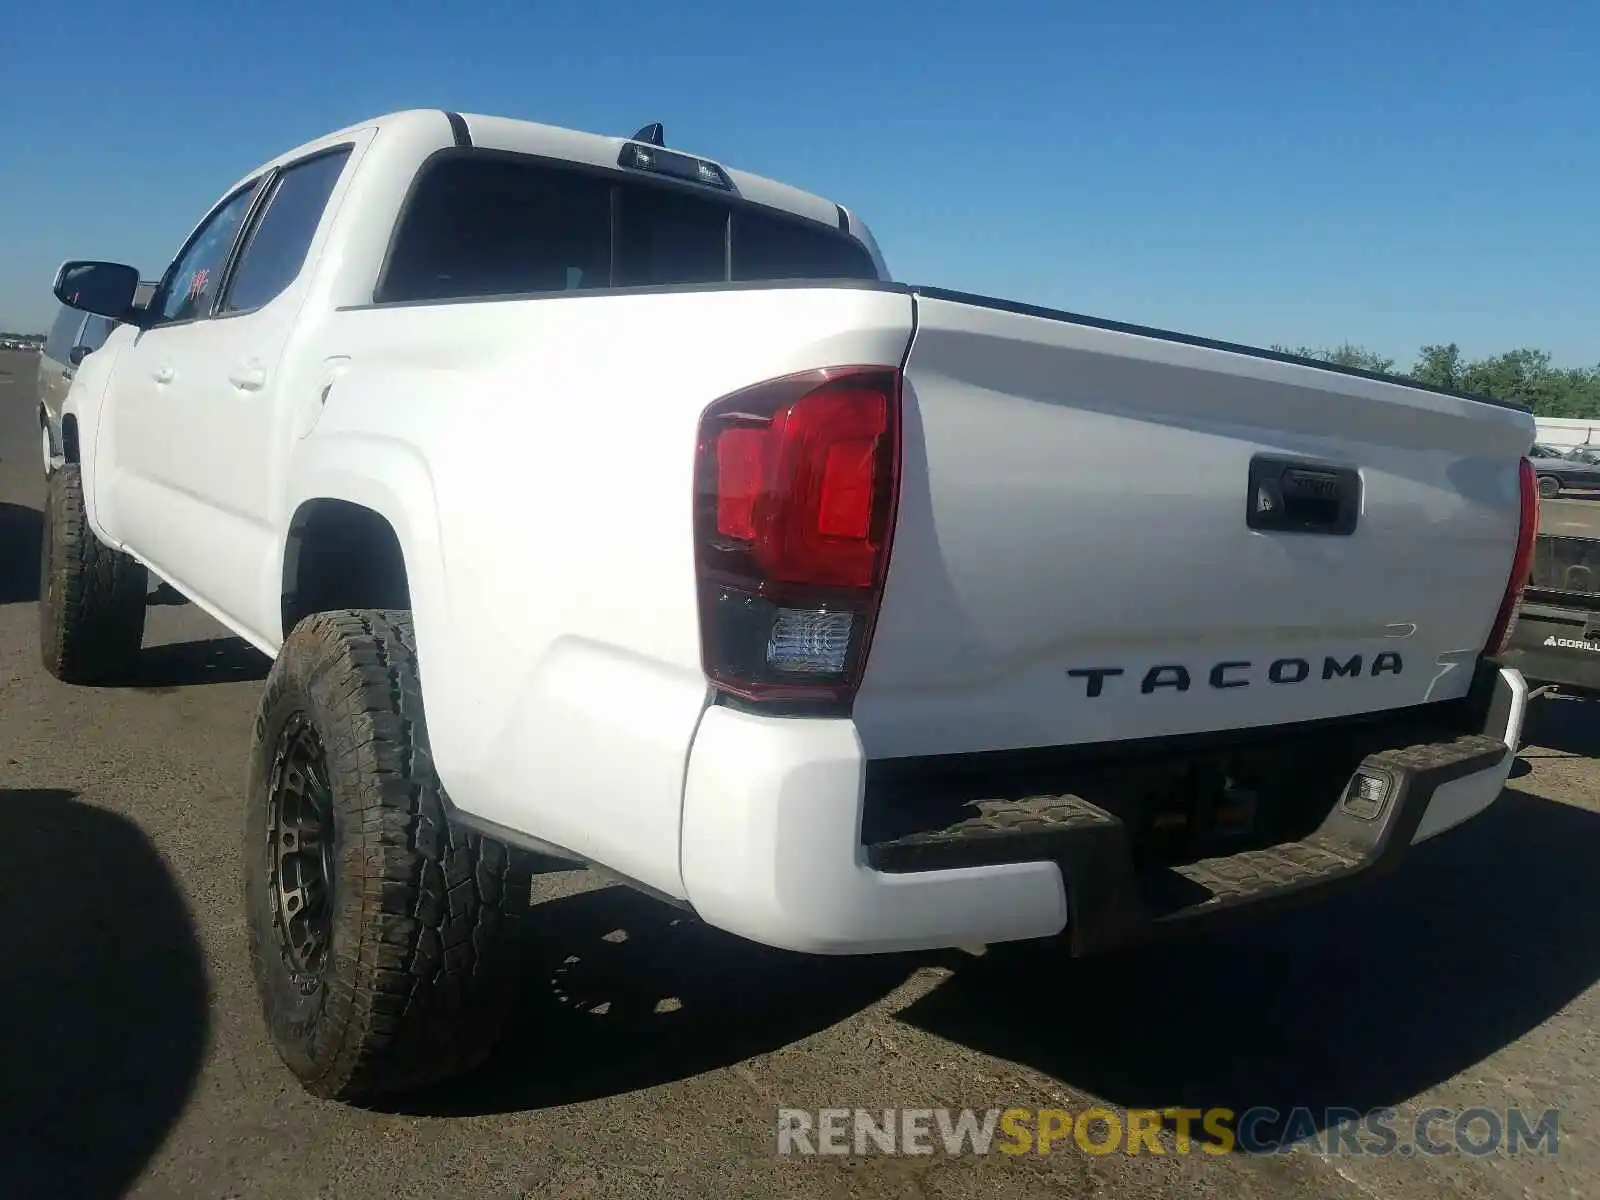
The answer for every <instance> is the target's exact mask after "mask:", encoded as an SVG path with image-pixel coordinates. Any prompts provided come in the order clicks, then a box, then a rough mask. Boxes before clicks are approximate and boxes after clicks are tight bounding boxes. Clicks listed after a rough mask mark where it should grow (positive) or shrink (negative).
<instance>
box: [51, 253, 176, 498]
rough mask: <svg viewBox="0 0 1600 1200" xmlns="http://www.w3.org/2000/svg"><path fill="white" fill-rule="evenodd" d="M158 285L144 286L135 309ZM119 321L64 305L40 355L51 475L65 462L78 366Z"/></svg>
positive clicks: (136, 300) (141, 288)
mask: <svg viewBox="0 0 1600 1200" xmlns="http://www.w3.org/2000/svg"><path fill="white" fill-rule="evenodd" d="M155 288H156V285H155V284H154V283H141V284H140V285H139V288H138V290H137V291H136V293H135V295H134V304H135V306H141V305H143V304H146V303H148V302H149V300H150V297H151V296H152V295H153V294H154V293H155ZM117 324H118V322H117V321H114V320H112V319H111V318H109V317H103V316H99V315H98V314H96V313H86V312H81V311H79V310H78V309H75V308H72V307H71V306H69V305H66V304H63V305H62V306H61V311H60V312H58V313H57V314H56V319H55V321H54V323H53V324H52V325H51V326H50V332H49V334H48V335H47V336H46V338H45V343H44V347H43V348H42V349H41V350H40V352H39V430H40V443H41V444H40V453H41V456H42V458H43V461H44V469H45V471H46V472H47V473H48V472H49V471H51V470H52V469H54V467H55V465H56V464H58V463H59V462H60V460H61V454H62V451H61V411H62V405H63V404H64V403H65V402H66V398H67V392H68V391H69V390H70V389H71V387H72V377H73V376H74V375H75V374H76V373H77V370H78V364H79V363H81V362H82V361H83V360H84V358H85V357H87V356H88V355H90V354H92V353H94V352H95V351H96V350H98V349H100V347H101V346H102V345H104V344H105V340H106V338H107V337H109V336H110V334H111V331H112V330H113V329H114V328H116V326H117Z"/></svg>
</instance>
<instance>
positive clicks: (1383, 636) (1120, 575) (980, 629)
mask: <svg viewBox="0 0 1600 1200" xmlns="http://www.w3.org/2000/svg"><path fill="white" fill-rule="evenodd" d="M916 304H917V328H916V333H915V335H914V338H913V342H912V346H911V349H910V352H909V355H908V359H907V363H906V374H905V387H904V398H903V418H902V422H903V424H902V432H901V438H902V469H901V483H900V497H899V508H898V519H897V522H896V526H895V533H894V541H893V548H892V552H891V555H890V563H889V574H888V580H887V584H886V588H885V593H884V599H883V607H882V611H881V614H880V616H879V620H878V625H877V629H876V632H875V634H874V637H873V643H872V648H871V654H870V658H869V660H868V663H867V667H866V673H865V676H864V678H863V681H862V686H861V689H860V692H859V693H858V695H857V698H856V704H855V709H854V714H855V719H856V723H857V727H858V729H859V730H860V735H861V738H862V741H863V744H864V746H865V749H866V751H867V753H868V754H869V756H871V757H875V758H876V757H896V756H904V755H917V754H935V753H937V754H948V753H960V752H972V751H984V750H998V749H1007V748H1019V747H1031V746H1061V745H1071V744H1078V743H1089V742H1101V741H1113V740H1115V741H1124V740H1128V739H1134V738H1146V737H1157V736H1163V735H1170V734H1185V733H1198V732H1203V731H1207V730H1221V729H1236V728H1244V727H1256V726H1265V725H1272V724H1276V723H1283V722H1298V721H1307V720H1314V719H1317V718H1328V717H1340V716H1346V715H1351V714H1357V713H1364V712H1372V711H1377V710H1382V709H1388V708H1397V707H1401V706H1406V705H1412V704H1418V703H1422V702H1425V701H1434V700H1445V699H1451V698H1455V697H1457V696H1460V695H1462V694H1464V693H1465V691H1466V689H1467V687H1468V685H1469V684H1470V682H1471V676H1472V673H1473V666H1474V663H1475V661H1476V659H1477V657H1478V655H1479V654H1480V652H1481V651H1482V649H1483V646H1484V643H1485V641H1486V639H1487V637H1488V635H1489V631H1490V627H1491V625H1492V624H1493V622H1494V617H1495V614H1496V611H1497V609H1498V607H1499V605H1500V602H1501V598H1502V596H1503V594H1504V591H1505V586H1506V581H1507V576H1508V574H1509V572H1510V569H1511V562H1512V556H1513V552H1514V550H1515V545H1516V539H1517V524H1518V515H1519V514H1518V510H1519V494H1518V481H1517V475H1518V460H1519V458H1520V457H1521V456H1522V455H1523V454H1524V453H1526V451H1527V449H1528V447H1529V445H1530V443H1531V442H1532V439H1533V421H1532V418H1531V417H1530V416H1529V415H1528V414H1527V413H1525V412H1523V411H1521V410H1518V409H1512V408H1500V407H1497V406H1495V405H1492V404H1488V403H1483V402H1478V401H1474V400H1469V399H1465V398H1459V397H1455V396H1451V395H1447V394H1442V393H1438V392H1433V391H1430V390H1426V389H1422V388H1414V387H1409V386H1406V385H1404V384H1401V383H1397V382H1388V381H1385V380H1383V379H1377V378H1369V377H1365V376H1359V375H1350V374H1345V373H1341V372H1337V371H1331V370H1323V369H1320V368H1317V367H1314V366H1307V365H1303V364H1301V363H1298V362H1293V361H1283V360H1281V359H1279V358H1277V357H1275V356H1271V355H1267V354H1263V353H1260V352H1251V351H1248V350H1246V349H1244V348H1219V347H1218V346H1216V345H1212V344H1207V343H1201V342H1198V341H1194V340H1189V339H1183V338H1178V337H1176V336H1172V335H1163V334H1160V333H1157V332H1156V331H1148V330H1135V329H1130V328H1127V327H1120V326H1112V325H1107V324H1101V323H1098V322H1092V321H1088V320H1084V319H1079V318H1068V317H1065V316H1063V315H1061V314H1045V313H1041V312H1039V311H1037V310H1018V309H1015V308H1013V307H1010V306H1004V305H1000V304H998V303H996V302H985V301H981V300H978V299H976V298H968V297H952V296H950V295H949V294H947V293H940V294H933V293H928V292H917V293H916ZM1253 464H1254V466H1253ZM1286 471H1287V472H1289V474H1288V476H1287V478H1286V477H1285V472H1286ZM1263 488H1265V489H1266V491H1265V494H1263V491H1262V489H1263ZM1252 511H1254V512H1255V513H1256V515H1255V516H1254V517H1252V516H1251V513H1252ZM1275 521H1276V522H1278V523H1279V524H1280V525H1281V524H1282V523H1283V522H1284V521H1287V522H1288V524H1290V525H1294V526H1298V527H1297V528H1294V529H1285V528H1275V527H1274V522H1275Z"/></svg>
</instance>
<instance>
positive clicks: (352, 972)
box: [244, 611, 531, 1101]
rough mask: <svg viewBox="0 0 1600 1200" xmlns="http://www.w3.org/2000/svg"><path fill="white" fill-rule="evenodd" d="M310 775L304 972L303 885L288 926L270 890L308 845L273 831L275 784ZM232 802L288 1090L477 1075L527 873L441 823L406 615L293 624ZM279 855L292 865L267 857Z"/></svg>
mask: <svg viewBox="0 0 1600 1200" xmlns="http://www.w3.org/2000/svg"><path fill="white" fill-rule="evenodd" d="M308 745H312V746H314V747H320V752H321V755H322V758H321V764H322V765H321V766H320V767H318V766H317V765H316V764H315V755H314V754H313V753H311V752H309V751H305V750H304V747H305V746H308ZM295 747H300V749H295ZM308 755H309V757H308ZM307 763H310V764H311V765H310V766H307V765H306V764H307ZM296 772H299V774H298V775H297V774H296ZM319 775H320V779H321V786H322V788H323V791H324V792H325V794H326V797H327V802H326V805H325V808H326V811H327V814H328V820H327V825H328V826H330V827H331V830H330V832H329V833H328V835H327V836H330V837H331V843H330V847H329V848H330V851H331V852H330V853H328V854H327V855H326V856H325V857H321V858H317V861H318V862H320V863H322V864H323V865H322V866H321V867H320V868H318V869H320V870H323V871H324V872H326V876H327V879H328V885H327V888H326V895H325V896H324V901H325V903H326V910H325V911H326V914H327V925H326V934H327V936H326V945H327V950H326V953H325V955H324V957H323V958H322V960H321V963H320V965H319V966H315V967H314V968H309V969H308V966H307V964H308V963H313V962H314V961H315V960H314V959H313V958H312V957H310V956H308V955H306V954H305V953H304V951H303V947H305V946H309V945H311V944H312V941H309V940H306V939H305V938H303V937H301V940H300V941H299V942H298V943H297V942H296V937H299V936H300V935H301V934H303V933H304V931H305V930H306V929H310V928H313V926H311V925H301V926H296V925H294V921H295V919H296V916H297V915H303V913H311V914H313V915H314V914H315V911H316V910H315V904H314V901H315V894H314V893H315V889H313V890H311V891H305V892H302V893H301V895H302V899H303V901H304V902H303V903H302V904H301V905H300V908H301V909H302V913H300V914H297V913H296V912H295V911H293V905H294V903H295V902H294V900H293V898H292V897H291V898H289V899H285V898H284V892H285V889H286V888H289V885H291V884H298V883H300V882H301V881H302V875H301V874H300V873H299V872H300V870H301V866H300V864H303V863H307V862H310V861H312V858H315V857H316V854H315V853H313V851H315V847H314V846H313V847H312V850H311V851H306V850H305V847H306V841H307V839H306V837H305V832H304V829H303V828H301V826H297V827H296V829H295V830H294V831H286V822H285V818H284V814H285V813H286V812H288V811H289V807H288V806H289V804H290V801H291V797H293V796H297V795H300V794H301V793H297V792H293V791H292V788H293V787H298V786H300V785H301V784H303V783H304V782H305V781H306V780H311V781H312V782H313V783H316V781H317V779H318V778H319ZM313 791H315V788H314V787H313V788H310V789H307V790H305V791H304V794H306V795H310V794H311V793H312V792H313ZM296 802H297V803H298V801H296ZM247 804H248V809H247V814H246V821H245V838H246V841H245V871H244V887H245V897H244V898H245V910H246V920H247V924H248V936H249V947H250V960H251V966H252V968H253V971H254V974H255V982H256V988H257V992H258V995H259V998H260V1001H261V1006H262V1011H263V1015H264V1016H265V1018H266V1023H267V1028H268V1031H269V1034H270V1036H271V1039H272V1043H273V1045H274V1047H275V1048H276V1050H277V1052H278V1054H279V1056H280V1057H281V1058H282V1059H283V1061H284V1063H285V1065H286V1066H288V1068H289V1069H290V1071H291V1072H293V1074H294V1075H295V1077H296V1078H297V1079H299V1081H300V1083H301V1085H302V1086H303V1087H304V1088H305V1089H306V1090H307V1091H309V1092H311V1093H312V1094H313V1095H316V1096H322V1097H326V1098H330V1099H337V1100H343V1101H361V1100H364V1099H368V1098H371V1097H374V1096H378V1095H381V1094H383V1093H392V1092H399V1091H406V1090H413V1089H416V1088H420V1087H423V1086H425V1085H427V1084H429V1083H433V1082H436V1081H438V1080H441V1079H444V1078H447V1077H449V1076H452V1075H457V1074H460V1073H463V1072H465V1071H469V1070H471V1069H472V1068H473V1067H475V1066H477V1065H478V1064H479V1063H481V1062H482V1061H483V1059H484V1058H485V1057H487V1055H488V1053H489V1051H490V1050H491V1049H492V1048H493V1046H494V1043H495V1041H496V1039H497V1038H498V1036H499V1033H500V1029H501V1027H502V1025H503V1024H504V1020H505V1016H506V1013H507V1011H508V1009H509V1008H510V1006H511V1003H512V1001H513V999H514V997H515V993H516V990H517V989H516V984H517V975H518V970H517V968H518V965H519V964H518V962H517V944H516V926H517V925H518V924H519V920H520V918H521V916H522V915H524V914H525V913H526V912H527V910H528V905H529V900H530V897H529V892H530V888H531V873H530V870H529V863H528V858H527V856H526V855H523V854H521V853H520V852H517V851H513V850H509V849H508V848H507V847H505V846H504V845H502V844H501V843H499V842H497V841H494V840H493V839H490V838H486V837H483V836H481V835H479V834H476V833H470V832H467V831H465V830H463V829H462V828H460V827H459V826H457V825H456V824H455V823H454V822H453V821H452V820H451V819H450V817H449V814H448V812H447V807H446V800H445V797H444V795H443V793H442V792H441V790H440V786H439V781H438V779H437V777H436V776H435V774H434V769H433V760H432V755H431V753H430V750H429V744H428V733H427V724H426V721H425V719H424V717H423V707H422V689H421V685H420V682H419V679H418V674H417V655H416V645H415V642H414V641H413V638H412V632H411V615H410V613H408V612H399V611H359V612H358V611H342V612H324V613H317V614H314V615H312V616H309V617H307V618H305V620H303V621H301V622H300V623H299V624H298V625H297V626H296V627H295V628H294V630H293V631H292V632H291V633H290V634H289V637H288V638H287V639H286V640H285V642H284V644H283V647H282V649H281V650H280V652H279V654H278V658H277V661H276V662H275V663H274V665H273V668H272V673H271V675H270V676H269V677H268V679H267V683H266V688H265V691H264V694H263V696H262V699H261V704H260V708H259V711H258V713H257V718H256V725H255V736H254V743H253V746H252V749H251V756H250V777H249V786H248V795H247ZM303 824H304V823H303V822H302V825H303ZM316 840H317V838H316V836H315V835H313V836H312V837H311V838H310V841H311V842H312V843H315V842H316ZM291 841H292V842H293V843H294V844H295V845H296V846H299V847H300V848H301V850H302V851H303V853H302V855H301V857H300V858H299V859H292V860H290V859H285V858H283V857H281V856H280V853H279V847H280V846H289V845H290V844H291ZM308 855H309V857H308ZM286 864H287V865H286ZM290 890H293V889H290ZM297 945H299V946H300V947H302V949H301V950H297V949H296V946H297Z"/></svg>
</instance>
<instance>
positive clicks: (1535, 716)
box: [1519, 696, 1600, 765]
mask: <svg viewBox="0 0 1600 1200" xmlns="http://www.w3.org/2000/svg"><path fill="white" fill-rule="evenodd" d="M1522 741H1523V747H1524V748H1523V751H1522V756H1521V757H1522V758H1523V759H1538V758H1547V757H1550V756H1549V755H1545V754H1541V753H1540V751H1541V750H1559V751H1562V752H1563V753H1566V754H1579V755H1582V756H1583V757H1585V758H1596V757H1600V698H1595V697H1592V696H1544V697H1541V698H1540V699H1538V700H1535V701H1534V702H1533V704H1532V706H1531V707H1530V708H1529V709H1528V719H1527V721H1526V723H1525V726H1524V732H1523V738H1522ZM1519 765H1520V762H1519Z"/></svg>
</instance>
